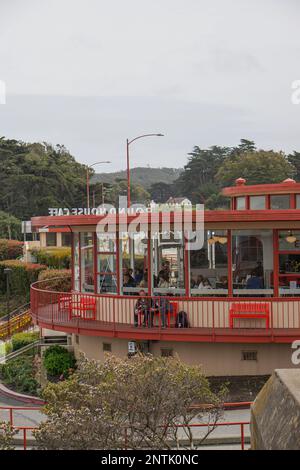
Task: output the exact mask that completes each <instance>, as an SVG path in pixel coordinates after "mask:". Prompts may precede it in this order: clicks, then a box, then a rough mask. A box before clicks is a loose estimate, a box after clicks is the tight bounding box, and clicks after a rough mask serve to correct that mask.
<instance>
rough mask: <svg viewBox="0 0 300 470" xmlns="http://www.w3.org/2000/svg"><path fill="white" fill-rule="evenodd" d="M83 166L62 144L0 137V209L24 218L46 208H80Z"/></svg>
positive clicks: (84, 169)
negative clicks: (31, 142) (53, 144)
mask: <svg viewBox="0 0 300 470" xmlns="http://www.w3.org/2000/svg"><path fill="white" fill-rule="evenodd" d="M85 188H86V166H85V165H82V164H80V163H78V162H76V161H75V159H74V157H73V156H72V155H70V153H69V152H68V150H67V149H66V148H65V147H64V146H62V145H56V146H55V147H53V146H52V145H50V144H47V143H42V144H41V143H33V144H29V143H24V142H19V141H16V140H9V139H5V138H4V137H2V138H0V210H2V211H5V212H7V213H9V214H12V215H14V216H15V217H17V218H20V219H22V220H27V219H29V218H30V217H32V216H35V215H45V214H47V211H48V208H49V207H81V206H82V205H83V202H84V201H85Z"/></svg>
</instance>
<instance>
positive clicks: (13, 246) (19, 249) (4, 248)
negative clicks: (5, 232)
mask: <svg viewBox="0 0 300 470" xmlns="http://www.w3.org/2000/svg"><path fill="white" fill-rule="evenodd" d="M22 255H23V243H22V242H19V241H18V240H6V239H5V238H2V239H0V261H4V260H8V259H17V258H20V257H21V256H22Z"/></svg>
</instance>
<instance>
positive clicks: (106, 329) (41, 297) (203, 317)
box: [31, 281, 300, 342]
mask: <svg viewBox="0 0 300 470" xmlns="http://www.w3.org/2000/svg"><path fill="white" fill-rule="evenodd" d="M47 284H49V281H47ZM45 285H46V281H39V282H37V283H34V284H33V285H32V286H31V313H32V317H33V320H34V322H35V323H37V324H41V326H43V327H47V328H52V329H54V330H58V331H65V332H74V333H81V334H86V335H90V334H91V335H95V334H97V335H99V336H101V334H104V335H106V336H109V335H113V336H117V337H123V338H132V339H135V338H145V339H159V338H162V339H169V340H171V339H172V340H178V341H184V340H188V341H201V340H202V341H216V340H220V341H231V339H232V338H233V337H234V338H235V341H236V340H237V338H236V337H237V336H239V337H240V338H241V340H245V341H249V339H251V340H253V341H255V340H256V339H257V340H258V341H261V342H266V341H275V338H276V341H277V340H278V338H280V337H282V338H283V339H282V341H284V342H289V341H293V340H294V339H297V337H299V335H300V299H292V298H289V299H286V298H266V297H263V298H258V297H254V298H249V297H247V298H238V299H237V298H236V297H235V298H228V297H226V298H220V297H215V298H213V297H209V298H203V297H202V298H185V297H170V298H169V300H170V301H172V302H175V303H176V304H177V305H176V311H177V312H179V311H184V312H186V313H187V317H188V321H189V326H190V327H189V328H175V327H174V326H175V325H174V323H175V320H176V319H175V318H174V316H173V318H171V321H170V325H168V322H167V321H166V322H165V324H163V321H162V317H161V315H160V314H158V315H156V314H154V315H153V325H146V327H145V325H144V324H143V322H140V323H139V326H136V323H137V318H136V317H135V316H134V312H135V305H136V302H137V299H138V298H139V297H138V296H128V295H122V296H119V295H114V294H103V295H100V294H98V295H97V294H89V293H79V292H58V291H50V290H48V289H46V288H43V286H45ZM146 298H147V299H148V300H149V302H151V303H152V305H153V304H157V303H158V305H161V303H162V302H163V301H164V299H165V297H162V296H161V297H146ZM236 302H238V303H239V304H240V305H243V304H249V303H251V304H252V305H255V304H257V305H260V304H261V303H262V302H263V303H264V304H265V305H267V306H268V310H269V312H270V321H269V328H266V324H265V322H264V320H263V319H260V318H255V317H253V318H251V319H249V318H242V319H236V320H235V322H234V327H233V328H232V327H231V325H230V313H229V312H230V308H231V306H232V304H233V303H236ZM158 310H160V311H161V309H160V308H158ZM218 338H219V339H218ZM230 338H231V339H230ZM259 338H261V339H259Z"/></svg>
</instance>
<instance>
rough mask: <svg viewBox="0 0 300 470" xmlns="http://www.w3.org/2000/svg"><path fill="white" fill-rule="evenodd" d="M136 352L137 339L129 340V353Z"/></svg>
mask: <svg viewBox="0 0 300 470" xmlns="http://www.w3.org/2000/svg"><path fill="white" fill-rule="evenodd" d="M135 353H136V343H135V341H128V354H135Z"/></svg>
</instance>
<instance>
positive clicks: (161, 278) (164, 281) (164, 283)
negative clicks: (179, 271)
mask: <svg viewBox="0 0 300 470" xmlns="http://www.w3.org/2000/svg"><path fill="white" fill-rule="evenodd" d="M158 287H160V288H162V289H168V288H169V287H170V282H169V278H168V276H167V274H166V273H165V272H160V273H159V275H158Z"/></svg>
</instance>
